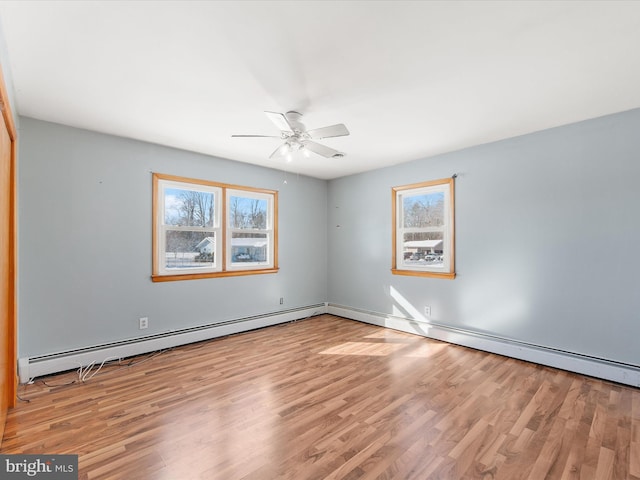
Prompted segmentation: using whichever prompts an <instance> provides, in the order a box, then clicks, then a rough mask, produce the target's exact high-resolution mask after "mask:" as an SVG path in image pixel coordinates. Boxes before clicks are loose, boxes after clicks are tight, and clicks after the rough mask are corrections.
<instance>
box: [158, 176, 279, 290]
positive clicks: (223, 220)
mask: <svg viewBox="0 0 640 480" xmlns="http://www.w3.org/2000/svg"><path fill="white" fill-rule="evenodd" d="M161 182H172V183H178V184H183V185H185V186H188V185H189V184H191V185H195V186H196V187H198V186H199V187H200V188H201V187H203V186H205V187H207V188H213V189H219V192H220V193H219V197H218V198H217V200H218V204H219V205H218V206H216V207H215V208H216V212H217V213H218V214H219V217H218V219H217V220H218V222H219V225H218V227H216V228H217V229H218V231H219V232H220V239H221V243H222V245H221V246H220V255H219V258H220V264H219V265H216V270H208V271H206V272H203V271H200V272H197V273H177V272H171V273H163V270H164V269H163V268H161V266H160V260H161V258H160V253H161V252H160V250H161V248H162V245H163V241H162V239H161V238H160V235H161V234H162V232H164V229H163V228H162V226H163V223H162V219H161V218H160V214H161V212H162V209H163V207H162V202H163V200H164V199H163V198H162V199H161V198H160V195H161V193H162V187H161ZM227 189H229V190H238V191H246V192H250V193H253V194H259V195H266V196H270V197H271V199H272V200H271V207H272V208H271V211H270V213H271V214H272V218H271V219H270V220H271V222H270V223H271V230H270V232H271V235H272V250H271V255H272V257H273V263H270V265H269V266H267V267H263V266H258V268H250V267H249V268H242V269H238V268H234V269H229V268H228V265H227V221H228V217H227V214H228V212H227ZM152 191H153V198H152V242H151V248H152V273H151V280H152V281H153V282H171V281H178V280H197V279H203V278H217V277H234V276H241V275H260V274H268V273H277V272H278V270H279V268H278V192H277V190H268V189H263V188H253V187H247V186H241V185H233V184H226V183H219V182H213V181H209V180H200V179H194V178H186V177H179V176H175V175H166V174H162V173H153V188H152ZM216 250H217V248H216ZM165 272H166V271H165Z"/></svg>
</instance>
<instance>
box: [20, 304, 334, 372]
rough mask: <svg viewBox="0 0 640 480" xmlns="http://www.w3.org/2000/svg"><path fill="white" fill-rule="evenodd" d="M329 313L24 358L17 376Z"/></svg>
mask: <svg viewBox="0 0 640 480" xmlns="http://www.w3.org/2000/svg"><path fill="white" fill-rule="evenodd" d="M326 310H327V304H326V303H321V304H316V305H307V306H304V307H299V308H293V309H289V310H283V311H279V312H273V313H267V314H263V315H255V316H252V317H245V318H238V319H233V320H229V321H225V322H221V323H214V324H210V325H203V326H199V327H193V328H187V329H182V330H174V331H170V332H164V333H159V334H155V335H149V336H146V337H140V338H133V339H129V340H122V341H119V342H112V343H106V344H102V345H94V346H90V347H85V348H79V349H76V350H68V351H64V352H56V353H51V354H46V355H39V356H34V357H22V358H19V359H18V376H19V379H20V383H26V382H28V381H29V380H30V379H32V378H36V377H41V376H43V375H51V374H54V373H59V372H64V371H67V370H74V369H77V368H79V367H81V366H87V365H91V364H92V363H95V364H98V365H99V364H100V363H102V362H103V361H105V360H111V359H119V358H127V357H131V356H134V355H141V354H144V353H149V352H155V351H158V350H164V349H166V348H171V347H177V346H179V345H186V344H189V343H195V342H200V341H203V340H210V339H212V338H218V337H224V336H226V335H231V334H234V333H242V332H247V331H250V330H255V329H258V328H263V327H269V326H272V325H278V324H281V323H287V322H292V321H295V320H301V319H303V318H308V317H312V316H315V315H320V314H323V313H326Z"/></svg>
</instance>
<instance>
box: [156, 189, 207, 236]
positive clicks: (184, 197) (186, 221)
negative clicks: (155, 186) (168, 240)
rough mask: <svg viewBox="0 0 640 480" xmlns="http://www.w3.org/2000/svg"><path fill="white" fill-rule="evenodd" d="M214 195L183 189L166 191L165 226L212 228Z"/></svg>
mask: <svg viewBox="0 0 640 480" xmlns="http://www.w3.org/2000/svg"><path fill="white" fill-rule="evenodd" d="M213 203H214V194H213V193H211V192H199V191H197V190H186V189H181V188H167V189H165V191H164V224H165V225H172V226H181V227H212V226H213V215H214V213H213V212H214V204H213Z"/></svg>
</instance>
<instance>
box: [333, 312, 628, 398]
mask: <svg viewBox="0 0 640 480" xmlns="http://www.w3.org/2000/svg"><path fill="white" fill-rule="evenodd" d="M327 313H329V314H332V315H337V316H339V317H344V318H349V319H351V320H357V321H360V322H364V323H370V324H372V325H378V326H380V327H387V328H392V329H394V330H400V331H403V332H407V333H414V334H417V335H422V336H423V337H429V338H434V339H436V340H442V341H444V342H448V343H454V344H456V345H462V346H464V347H470V348H475V349H476V350H483V351H486V352H491V353H496V354H498V355H504V356H507V357H512V358H517V359H519V360H526V361H528V362H532V363H538V364H540V365H546V366H549V367H554V368H559V369H561V370H567V371H570V372H574V373H580V374H583V375H588V376H591V377H596V378H600V379H604V380H610V381H613V382H617V383H622V384H625V385H631V386H632V387H640V366H638V365H630V364H626V363H621V362H616V361H612V360H607V359H601V358H597V357H592V356H588V355H582V354H578V353H572V352H565V351H562V350H557V349H553V348H549V347H543V346H539V345H534V344H530V343H526V342H519V341H514V340H509V339H505V338H501V337H497V336H492V335H487V334H483V333H480V332H474V331H470V330H465V329H461V328H455V327H449V326H446V325H440V324H436V323H431V322H425V321H418V320H416V319H413V318H407V317H399V316H394V315H387V314H384V313H379V312H372V311H367V310H361V309H357V308H352V307H347V306H344V305H335V304H332V303H329V304H328V306H327Z"/></svg>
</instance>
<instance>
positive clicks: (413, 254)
mask: <svg viewBox="0 0 640 480" xmlns="http://www.w3.org/2000/svg"><path fill="white" fill-rule="evenodd" d="M443 240H444V233H443V232H413V233H405V234H404V238H403V240H402V258H403V259H404V264H405V265H414V266H430V267H439V266H441V265H442V264H443V254H444V241H443Z"/></svg>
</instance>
